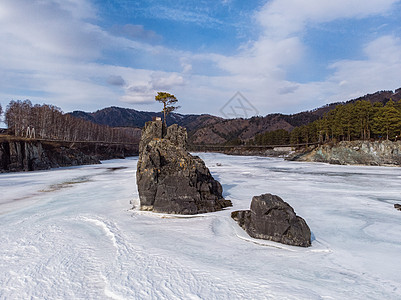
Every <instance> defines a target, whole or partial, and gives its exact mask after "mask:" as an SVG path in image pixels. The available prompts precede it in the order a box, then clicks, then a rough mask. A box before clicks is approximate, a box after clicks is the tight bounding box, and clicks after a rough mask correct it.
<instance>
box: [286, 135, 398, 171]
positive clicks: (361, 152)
mask: <svg viewBox="0 0 401 300" xmlns="http://www.w3.org/2000/svg"><path fill="white" fill-rule="evenodd" d="M290 160H295V161H309V162H325V163H330V164H337V165H371V166H386V165H395V166H400V165H401V141H397V142H391V141H376V142H369V141H352V142H339V143H337V144H325V145H321V146H318V147H316V148H312V149H308V150H306V151H303V152H300V153H296V154H294V155H293V156H292V157H291V158H290Z"/></svg>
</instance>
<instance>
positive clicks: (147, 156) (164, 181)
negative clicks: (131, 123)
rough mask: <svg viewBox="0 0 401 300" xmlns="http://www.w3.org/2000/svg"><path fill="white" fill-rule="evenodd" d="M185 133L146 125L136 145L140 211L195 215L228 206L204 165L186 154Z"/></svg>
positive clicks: (174, 128) (228, 202)
mask: <svg viewBox="0 0 401 300" xmlns="http://www.w3.org/2000/svg"><path fill="white" fill-rule="evenodd" d="M186 145H187V133H186V130H185V129H184V128H182V127H179V126H177V125H172V126H170V127H168V128H167V129H165V128H164V126H163V124H162V122H161V121H153V122H148V123H146V125H145V127H144V129H143V132H142V138H141V142H140V144H139V150H140V153H139V160H138V167H137V185H138V192H139V198H140V203H141V209H142V210H152V211H154V212H160V213H171V214H198V213H206V212H213V211H217V210H221V209H223V208H224V207H227V206H231V201H229V200H225V199H224V198H223V196H222V187H221V185H220V183H219V182H218V181H216V180H214V178H213V177H212V175H211V174H210V172H209V169H208V168H207V167H206V165H205V163H204V162H203V161H202V159H200V158H199V157H197V156H192V155H191V154H189V153H188V152H187V151H186Z"/></svg>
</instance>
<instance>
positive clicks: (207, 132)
mask: <svg viewBox="0 0 401 300" xmlns="http://www.w3.org/2000/svg"><path fill="white" fill-rule="evenodd" d="M390 99H392V100H394V101H399V100H401V88H399V89H397V90H395V91H394V92H393V91H379V92H376V93H374V94H367V95H365V96H363V97H359V98H356V99H352V100H348V101H346V102H337V103H331V104H327V105H325V106H323V107H320V108H317V109H314V110H310V111H304V112H300V113H296V114H292V115H285V114H278V113H276V114H268V115H266V116H256V117H252V118H248V119H243V118H236V119H224V118H221V117H217V116H212V115H208V114H201V115H194V114H189V115H185V114H179V113H171V114H170V115H169V116H168V117H167V124H168V125H169V124H173V123H176V124H178V125H180V126H183V127H185V128H186V129H187V131H188V135H189V140H190V142H191V143H193V144H223V143H226V142H229V141H231V140H234V139H238V138H239V139H240V140H242V141H247V140H250V139H252V138H254V137H255V135H256V134H259V133H263V132H266V131H273V130H277V129H285V130H287V131H291V130H292V129H293V128H295V127H297V126H301V125H306V124H308V123H310V122H313V121H315V120H317V119H319V118H321V117H322V116H323V115H324V114H325V113H327V112H329V111H330V110H332V109H334V108H335V107H336V106H337V105H339V104H348V103H354V102H356V101H358V100H367V101H370V102H372V103H375V102H382V103H383V104H385V103H386V102H387V101H388V100H390ZM70 114H71V115H72V116H74V117H78V118H82V119H85V120H88V121H91V122H94V123H97V124H101V125H108V126H111V127H138V128H141V127H143V126H144V125H145V123H146V122H147V121H150V120H152V117H156V116H158V117H162V113H161V112H146V111H137V110H135V109H129V108H121V107H115V106H112V107H108V108H104V109H101V110H98V111H96V112H92V113H88V112H83V111H74V112H72V113H70Z"/></svg>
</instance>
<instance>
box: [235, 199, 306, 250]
mask: <svg viewBox="0 0 401 300" xmlns="http://www.w3.org/2000/svg"><path fill="white" fill-rule="evenodd" d="M231 217H232V218H233V219H234V220H235V221H237V222H238V224H239V225H240V226H241V227H242V228H243V229H244V230H245V231H246V232H247V233H248V234H249V235H250V236H251V237H254V238H258V239H265V240H271V241H275V242H279V243H283V244H287V245H293V246H301V247H309V246H311V232H310V229H309V227H308V225H307V224H306V222H305V220H304V219H302V218H301V217H298V216H297V215H296V214H295V212H294V210H293V208H292V207H291V206H290V205H289V204H288V203H286V202H284V201H283V200H282V199H281V198H280V197H278V196H275V195H271V194H263V195H260V196H255V197H253V198H252V202H251V209H250V210H243V211H235V212H233V213H232V214H231Z"/></svg>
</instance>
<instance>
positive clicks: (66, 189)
mask: <svg viewBox="0 0 401 300" xmlns="http://www.w3.org/2000/svg"><path fill="white" fill-rule="evenodd" d="M199 155H200V156H201V157H202V158H203V159H204V160H205V162H206V164H207V165H208V166H209V168H210V170H211V172H212V173H213V175H214V176H215V178H216V179H218V180H219V181H220V182H221V183H222V184H223V188H224V195H225V197H226V198H227V199H231V200H232V202H233V205H234V207H233V208H230V209H226V210H224V211H221V212H216V213H210V214H203V215H199V216H193V217H185V216H171V215H163V214H154V213H150V212H141V211H138V210H137V209H134V210H132V209H131V208H132V205H131V204H130V201H133V203H134V204H136V205H137V204H138V203H139V199H138V193H137V188H136V184H135V171H136V163H137V159H136V158H131V159H126V160H112V161H106V162H103V164H102V165H93V166H81V167H75V168H65V169H57V170H51V171H41V172H31V173H11V174H0V190H1V194H0V230H1V236H0V299H401V285H400V279H401V258H400V253H401V212H399V211H397V210H395V209H394V208H393V204H394V203H401V194H400V182H401V169H400V168H385V167H362V166H361V167H359V166H358V167H356V166H333V165H327V164H318V163H313V164H312V163H299V162H286V161H283V160H281V159H272V158H262V157H239V156H225V155H222V154H199ZM220 164H221V165H220ZM267 192H269V193H273V194H277V195H279V196H280V197H281V198H283V199H284V200H285V201H287V202H288V203H289V204H290V205H292V206H293V207H294V209H295V211H296V213H297V214H298V215H300V216H302V217H303V218H304V219H305V220H306V221H307V223H308V225H309V226H310V228H311V230H312V232H313V236H314V240H313V243H312V247H310V248H306V249H305V248H297V247H291V246H285V245H282V244H278V243H274V242H268V241H262V240H256V239H252V238H250V237H249V236H247V235H246V233H245V232H244V231H243V230H242V229H240V228H239V227H238V226H237V225H236V223H235V222H234V221H232V220H231V218H230V214H231V212H232V211H234V210H239V209H248V208H249V204H250V201H251V198H252V196H254V195H260V194H262V193H267Z"/></svg>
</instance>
